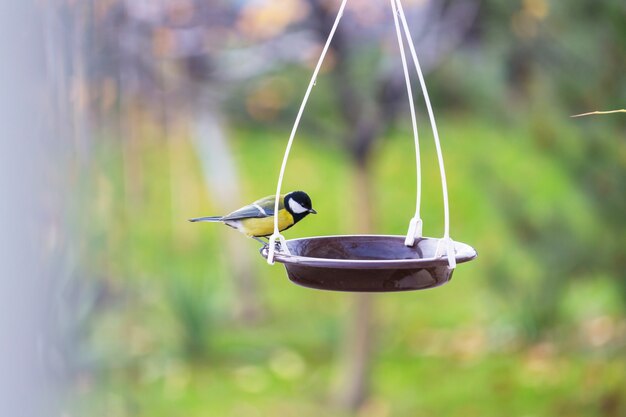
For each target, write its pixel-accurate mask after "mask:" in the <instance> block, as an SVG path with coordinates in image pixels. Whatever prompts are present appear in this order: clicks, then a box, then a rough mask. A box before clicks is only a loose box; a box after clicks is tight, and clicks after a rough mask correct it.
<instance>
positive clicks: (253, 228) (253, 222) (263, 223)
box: [240, 209, 293, 237]
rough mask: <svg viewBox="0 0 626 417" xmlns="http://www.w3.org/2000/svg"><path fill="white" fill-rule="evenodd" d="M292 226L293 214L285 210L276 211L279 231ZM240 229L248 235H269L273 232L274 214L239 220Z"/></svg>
mask: <svg viewBox="0 0 626 417" xmlns="http://www.w3.org/2000/svg"><path fill="white" fill-rule="evenodd" d="M290 226H293V216H292V215H291V213H289V212H288V211H287V210H285V209H282V210H279V211H278V229H279V230H280V231H283V230H285V229H286V228H288V227H290ZM240 230H241V231H242V232H243V233H245V234H247V235H248V236H256V237H262V236H269V235H271V234H272V233H274V216H271V217H265V218H262V219H245V220H242V221H241V228H240Z"/></svg>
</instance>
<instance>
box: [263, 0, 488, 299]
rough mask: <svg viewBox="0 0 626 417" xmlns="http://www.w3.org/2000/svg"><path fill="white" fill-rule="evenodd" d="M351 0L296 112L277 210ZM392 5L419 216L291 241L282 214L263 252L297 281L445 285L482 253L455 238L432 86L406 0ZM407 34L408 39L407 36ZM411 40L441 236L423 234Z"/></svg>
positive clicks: (373, 287)
mask: <svg viewBox="0 0 626 417" xmlns="http://www.w3.org/2000/svg"><path fill="white" fill-rule="evenodd" d="M346 3H347V0H342V2H341V6H340V7H339V12H338V13H337V17H336V18H335V22H334V24H333V27H332V29H331V31H330V34H329V36H328V39H327V40H326V44H325V45H324V49H323V50H322V53H321V55H320V58H319V60H318V62H317V66H316V67H315V70H314V71H313V76H312V77H311V81H310V82H309V86H308V88H307V90H306V93H305V95H304V99H303V101H302V104H301V105H300V110H299V112H298V115H297V116H296V121H295V123H294V126H293V129H292V130H291V135H290V137H289V141H288V143H287V148H286V150H285V155H284V157H283V162H282V165H281V168H280V174H279V176H278V184H277V186H276V200H275V201H276V203H275V204H276V205H275V208H274V213H278V205H279V200H280V199H279V196H280V192H281V187H282V182H283V176H284V174H285V168H286V166H287V160H288V159H289V153H290V151H291V146H292V144H293V140H294V138H295V135H296V131H297V129H298V125H299V124H300V119H301V118H302V114H303V112H304V108H305V107H306V103H307V101H308V99H309V95H310V94H311V90H312V89H313V86H314V85H315V83H316V80H317V76H318V74H319V71H320V68H321V67H322V63H323V62H324V57H325V56H326V53H327V52H328V49H329V47H330V44H331V41H332V39H333V36H334V35H335V32H336V30H337V27H338V26H339V22H340V20H341V18H342V16H343V12H344V9H345V7H346ZM391 9H392V11H393V19H394V23H395V29H396V35H397V38H398V45H399V47H400V57H401V59H402V67H403V69H404V77H405V81H406V88H407V94H408V99H409V107H410V110H411V122H412V126H413V137H414V141H415V159H416V175H417V198H416V205H415V215H414V217H413V218H412V219H411V221H410V222H409V230H408V233H407V235H406V236H386V235H347V236H316V237H309V238H301V239H292V240H285V238H284V237H283V236H282V235H281V234H280V231H279V229H278V216H275V219H274V233H273V234H272V235H271V236H270V239H269V244H268V245H267V246H265V247H264V248H263V249H262V250H261V255H262V256H263V257H265V258H266V259H267V262H268V263H269V264H270V265H272V264H274V262H280V263H282V264H284V265H285V268H286V269H287V275H288V276H289V279H290V280H291V281H293V282H294V283H296V284H299V285H302V286H305V287H310V288H316V289H322V290H333V291H354V292H388V291H408V290H422V289H426V288H432V287H437V286H439V285H442V284H445V283H446V282H448V281H449V280H450V278H451V277H452V272H453V271H454V269H455V268H456V266H457V264H459V263H463V262H467V261H471V260H472V259H474V258H476V256H477V254H476V251H475V250H474V249H473V248H472V247H471V246H469V245H466V244H464V243H461V242H455V241H453V240H452V239H451V238H450V209H449V204H448V188H447V183H446V173H445V169H444V164H443V155H442V152H441V144H440V141H439V133H438V131H437V125H436V124H435V116H434V113H433V110H432V105H431V103H430V99H429V97H428V91H427V90H426V83H425V82H424V76H423V74H422V70H421V67H420V64H419V61H418V59H417V53H416V52H415V46H414V45H413V41H412V39H411V33H410V30H409V26H408V24H407V21H406V17H405V14H404V10H403V8H402V3H401V1H400V0H391ZM403 36H404V38H403ZM405 40H406V43H407V44H408V47H409V51H410V53H411V57H412V59H413V63H414V65H415V69H416V71H417V78H418V80H419V83H420V86H421V89H422V93H423V94H424V100H425V102H426V108H427V110H428V117H429V120H430V124H431V128H432V131H433V136H434V139H435V147H436V150H437V158H438V162H439V171H440V176H441V187H442V190H443V207H444V234H443V237H441V238H431V237H424V236H422V224H423V223H422V219H421V215H420V205H421V194H422V189H421V182H422V177H421V163H420V148H419V136H418V132H417V120H416V117H415V105H414V103H413V95H412V89H411V80H410V75H409V69H408V65H407V59H406V54H405V48H404V42H405Z"/></svg>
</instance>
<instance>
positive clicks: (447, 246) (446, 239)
mask: <svg viewBox="0 0 626 417" xmlns="http://www.w3.org/2000/svg"><path fill="white" fill-rule="evenodd" d="M396 5H397V13H398V14H399V16H400V20H401V21H402V27H403V28H404V35H405V37H406V39H407V43H408V44H409V50H410V51H411V56H412V58H413V62H414V63H415V69H416V70H417V77H418V79H419V82H420V86H421V88H422V92H423V93H424V101H425V102H426V109H427V110H428V118H429V119H430V125H431V127H432V130H433V137H434V139H435V147H436V148H437V159H438V160H439V173H440V174H441V188H442V193H443V210H444V234H443V238H442V239H441V240H440V242H439V245H438V247H437V256H441V255H442V253H441V252H442V251H444V250H445V253H446V256H447V258H448V266H449V267H450V268H455V267H456V257H455V251H454V242H453V241H452V239H450V206H449V203H448V185H447V181H446V171H445V168H444V164H443V153H442V152H441V143H440V141H439V132H438V130H437V124H436V122H435V115H434V113H433V108H432V105H431V103H430V97H429V96H428V89H427V88H426V82H425V81H424V75H423V73H422V68H421V66H420V63H419V60H418V59H417V53H416V52H415V45H413V40H412V37H411V31H410V30H409V25H408V24H407V21H406V16H405V15H404V9H403V8H402V2H401V1H400V0H392V8H393V10H394V19H396V20H397V17H396ZM409 231H411V230H409ZM408 239H409V237H408V236H407V240H408ZM440 248H441V249H440Z"/></svg>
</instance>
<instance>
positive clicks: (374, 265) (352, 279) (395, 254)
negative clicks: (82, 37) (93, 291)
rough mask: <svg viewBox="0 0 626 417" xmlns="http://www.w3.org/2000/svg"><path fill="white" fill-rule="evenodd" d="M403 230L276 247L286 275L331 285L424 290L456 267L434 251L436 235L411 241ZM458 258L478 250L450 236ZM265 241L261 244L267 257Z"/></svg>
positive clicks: (332, 287)
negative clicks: (396, 233)
mask: <svg viewBox="0 0 626 417" xmlns="http://www.w3.org/2000/svg"><path fill="white" fill-rule="evenodd" d="M404 239H405V236H381V235H347V236H320V237H310V238H302V239H292V240H287V241H286V244H287V248H288V249H289V252H291V254H290V255H289V254H286V253H284V252H282V251H277V252H276V254H275V256H274V260H275V261H277V262H280V263H282V264H284V265H285V268H286V269H287V275H288V276H289V279H290V280H291V281H292V282H294V283H296V284H298V285H302V286H303V287H309V288H316V289H319V290H330V291H355V292H393V291H411V290H424V289H427V288H433V287H437V286H439V285H443V284H445V283H446V282H448V281H450V279H451V278H452V272H453V271H454V269H452V268H449V266H448V259H447V258H446V257H435V252H436V251H437V244H438V243H439V239H436V238H420V239H418V240H416V241H415V245H414V246H413V247H407V246H405V244H404ZM454 250H455V253H456V262H457V263H463V262H468V261H471V260H472V259H474V258H476V256H477V254H476V250H474V248H472V247H471V246H469V245H466V244H465V243H461V242H454ZM267 252H268V247H267V246H265V247H264V248H263V249H261V255H263V257H265V258H267Z"/></svg>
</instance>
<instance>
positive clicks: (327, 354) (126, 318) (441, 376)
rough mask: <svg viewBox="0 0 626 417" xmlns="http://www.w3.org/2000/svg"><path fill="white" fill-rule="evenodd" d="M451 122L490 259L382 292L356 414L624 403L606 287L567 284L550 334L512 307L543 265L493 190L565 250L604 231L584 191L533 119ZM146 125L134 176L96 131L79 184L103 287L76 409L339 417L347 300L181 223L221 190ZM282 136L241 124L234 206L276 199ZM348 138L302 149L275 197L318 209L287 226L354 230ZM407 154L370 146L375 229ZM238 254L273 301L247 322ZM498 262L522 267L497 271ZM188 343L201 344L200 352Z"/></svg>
mask: <svg viewBox="0 0 626 417" xmlns="http://www.w3.org/2000/svg"><path fill="white" fill-rule="evenodd" d="M440 122H441V124H442V126H445V128H444V129H443V130H442V132H441V134H442V140H443V148H444V155H445V158H446V168H447V172H448V177H449V188H450V190H449V191H450V198H451V217H452V223H451V225H452V229H451V230H452V237H453V238H454V239H457V240H460V241H464V242H467V243H469V244H472V245H473V246H475V247H476V249H477V250H478V253H479V258H478V260H477V261H474V262H472V263H470V264H467V265H462V266H460V267H459V269H458V270H457V271H455V275H454V279H453V280H452V282H451V283H450V284H448V285H446V286H444V287H441V288H437V289H434V290H429V291H421V292H413V293H403V294H386V295H380V296H377V298H376V305H375V308H376V337H375V344H376V346H375V352H376V353H375V357H374V362H373V367H372V384H371V385H372V390H371V396H370V399H369V400H368V402H367V403H366V404H365V405H364V407H363V409H362V410H360V412H359V416H368V417H375V416H376V417H378V416H380V417H384V416H400V417H402V416H407V417H409V416H480V417H489V416H494V417H496V416H556V415H567V416H612V415H614V416H618V415H624V413H626V401H624V398H626V388H625V387H626V360H625V358H624V356H623V354H621V353H620V352H623V348H624V345H625V343H626V334H625V333H626V330H624V329H625V328H626V319H625V318H624V313H623V310H622V308H621V306H620V305H619V301H617V300H616V299H615V297H612V296H611V294H613V291H614V287H613V286H612V284H611V281H610V280H609V279H606V278H607V277H596V278H594V280H593V281H591V280H590V281H589V282H583V283H581V281H576V282H575V281H571V282H570V281H568V280H567V279H568V277H565V280H566V282H565V285H564V287H563V288H564V289H563V290H560V291H563V292H564V294H563V295H564V297H560V298H558V299H556V301H555V302H558V303H562V305H561V304H559V305H560V307H558V308H557V310H558V312H559V314H560V315H559V317H557V318H556V327H555V328H554V330H553V331H552V333H547V334H546V335H544V336H542V339H540V340H538V341H532V342H527V341H526V340H525V339H524V333H523V331H522V327H523V326H522V325H521V324H520V321H523V320H522V319H520V314H524V313H528V312H532V311H533V309H534V307H535V306H534V305H533V304H532V303H530V302H528V300H529V298H528V297H531V296H532V294H534V292H533V291H536V290H537V288H539V290H540V289H541V285H542V282H541V280H540V278H539V277H542V275H541V273H542V272H543V268H544V264H543V263H542V262H541V261H539V260H538V258H537V253H536V252H534V251H533V250H534V249H533V247H529V244H528V242H525V241H522V240H520V238H519V234H518V233H517V232H516V230H515V229H514V228H513V227H512V226H511V220H510V218H509V214H510V213H507V212H505V211H503V208H502V207H503V206H502V198H503V197H502V195H501V194H499V192H500V191H502V190H505V191H506V192H510V193H511V195H521V196H524V198H523V199H522V200H520V201H521V203H520V204H519V205H518V206H519V210H521V212H522V213H524V218H525V219H527V221H528V222H529V223H530V225H531V226H529V227H532V225H533V224H535V223H536V224H537V227H539V228H541V227H543V225H544V224H546V222H549V221H551V219H553V218H554V217H555V216H560V215H561V214H563V219H564V220H563V221H564V222H565V225H566V227H567V230H569V232H571V233H570V234H569V235H568V236H569V239H571V240H572V241H573V242H574V243H575V242H577V241H578V240H584V239H590V238H593V236H594V235H593V231H594V230H595V229H596V227H597V224H596V223H595V220H594V217H593V212H592V211H591V205H590V203H589V202H588V201H587V200H586V199H585V196H584V195H583V194H582V193H581V191H580V189H579V186H578V185H577V184H576V183H574V182H573V181H572V180H571V178H569V177H568V175H567V174H566V172H565V171H563V170H562V169H561V168H560V167H559V165H558V164H555V163H554V162H553V161H552V160H551V159H550V157H549V156H547V155H546V154H544V153H543V152H542V150H541V149H539V148H537V146H536V145H535V144H533V143H532V141H531V140H529V133H528V132H526V131H525V130H524V129H520V128H511V127H510V126H492V125H484V124H481V123H478V122H471V121H468V120H465V119H455V118H450V119H449V120H446V119H445V118H443V119H442V120H441V121H440ZM146 129H148V128H146ZM144 133H145V134H144V135H143V137H146V138H148V139H145V140H143V141H142V142H141V143H140V144H139V145H138V148H137V149H135V151H134V152H136V154H135V155H133V157H132V158H131V159H130V160H131V161H133V164H134V165H133V166H134V168H129V165H128V159H126V164H125V163H124V158H130V157H129V155H128V154H123V153H122V152H121V150H120V149H119V148H118V147H116V146H115V145H114V144H111V143H110V142H103V143H109V145H101V147H100V149H99V150H98V159H99V161H100V162H101V163H100V164H98V165H97V167H96V168H94V172H93V173H92V176H91V178H90V179H89V180H88V182H89V184H91V185H90V194H89V196H90V198H86V200H87V201H86V202H85V204H84V210H83V211H84V213H86V214H85V216H86V219H88V221H89V224H91V227H90V240H89V242H88V249H89V250H90V251H91V252H90V257H89V259H90V262H89V263H88V265H87V266H86V267H85V270H86V272H87V273H88V274H90V275H94V276H97V277H103V278H97V279H103V280H104V281H105V282H106V284H107V286H108V288H109V291H110V293H111V295H110V297H111V299H110V302H109V303H107V304H106V305H105V306H104V307H103V308H101V309H98V310H94V311H93V312H92V314H93V318H92V328H93V331H92V334H93V336H92V337H91V338H90V339H89V340H85V341H84V344H85V348H84V351H85V352H87V355H89V356H90V358H91V359H92V360H91V362H90V363H92V364H93V365H92V366H90V367H86V368H85V369H83V370H81V371H80V372H79V373H78V374H77V376H76V378H75V384H74V385H75V387H74V390H73V392H72V394H71V398H70V402H69V404H70V405H69V406H68V407H70V411H68V415H72V416H73V415H90V416H94V417H100V416H102V417H104V416H107V417H115V416H119V417H123V416H132V417H142V416H146V417H160V416H163V417H177V416H181V417H183V416H184V417H193V416H216V417H226V416H299V417H306V416H322V415H323V416H330V417H343V414H342V413H341V412H339V411H336V410H334V409H333V408H332V407H330V405H329V401H328V399H329V397H330V393H331V388H332V387H333V386H334V384H335V382H336V377H337V375H336V374H337V361H338V360H339V359H338V358H339V344H340V342H341V340H342V338H343V328H344V325H345V323H344V320H343V318H344V317H345V316H346V314H347V312H348V309H349V305H350V300H351V296H350V295H349V294H339V293H329V292H320V291H313V290H309V289H304V288H299V287H296V286H294V285H292V284H290V283H289V282H288V280H287V279H286V276H285V273H284V270H283V269H282V267H281V266H280V265H276V266H273V267H270V266H268V265H266V264H265V262H264V260H263V259H262V258H261V257H260V256H259V255H258V253H257V251H258V245H257V244H256V242H254V241H251V240H248V239H245V238H244V237H243V236H241V237H240V249H239V251H238V253H237V254H235V255H227V254H225V253H224V245H222V244H221V243H222V242H223V239H224V235H225V234H226V233H235V232H234V231H231V230H229V229H226V228H220V226H218V225H197V224H195V225H192V224H189V223H187V222H186V221H185V219H186V218H188V217H193V216H196V215H202V214H213V212H214V211H215V210H216V207H218V206H219V199H220V196H219V195H215V194H212V193H210V192H209V193H207V192H206V190H205V188H204V185H203V184H202V181H201V175H200V166H199V163H198V161H197V160H196V159H195V156H194V154H193V151H192V148H191V146H190V143H189V141H188V140H187V138H186V137H185V136H184V134H181V136H180V138H176V140H173V141H172V142H171V144H170V145H169V146H167V145H166V144H163V143H162V142H160V141H158V140H152V139H149V138H150V137H152V136H151V135H150V134H149V133H150V132H149V130H148V131H147V132H144ZM285 139H286V137H285V132H282V131H281V132H277V131H260V132H259V131H250V130H245V129H242V130H237V131H235V132H234V135H233V142H232V147H233V152H234V155H235V158H236V160H237V163H238V166H239V169H240V174H241V178H243V179H244V180H243V184H242V189H243V196H242V202H245V201H252V200H254V199H255V198H258V197H260V196H263V195H268V194H271V193H272V192H273V191H274V187H275V181H276V176H277V173H278V168H279V164H280V159H281V158H282V151H283V147H284V144H285ZM422 141H423V145H424V149H423V154H422V156H423V164H424V197H423V206H422V207H423V209H422V211H423V218H424V221H425V233H426V234H427V235H431V236H441V234H442V232H443V213H442V203H441V190H440V185H439V178H438V168H437V165H436V157H435V154H434V148H433V146H432V144H431V143H430V142H431V138H430V137H429V135H427V134H426V135H424V137H423V138H422ZM340 149H341V148H340V146H339V144H338V143H333V141H332V140H330V139H325V140H324V141H321V142H320V141H317V140H316V139H315V138H308V137H300V138H298V140H297V141H296V143H295V145H294V148H293V151H292V158H291V159H290V162H289V165H288V169H287V173H286V177H285V184H284V187H283V189H284V190H291V189H305V190H306V191H307V192H309V193H310V195H311V196H312V198H313V202H314V206H315V208H316V209H317V210H318V212H319V214H318V215H317V216H314V217H313V216H312V217H310V218H307V219H306V220H304V221H303V222H302V223H301V224H298V226H297V227H295V228H293V229H291V230H289V231H288V232H286V235H287V237H289V238H294V237H299V236H310V235H324V234H341V233H351V232H352V231H353V230H354V228H355V225H354V216H352V215H350V211H351V210H355V209H356V210H358V207H355V203H354V201H356V199H355V196H354V191H353V187H352V177H351V175H352V174H351V169H350V166H349V163H348V159H347V158H346V157H345V156H344V155H343V154H342V153H341V152H340V151H339V150H340ZM133 158H134V159H133ZM413 158H414V153H413V149H412V138H411V137H410V135H409V134H407V133H405V132H394V133H392V134H390V135H387V136H386V137H385V138H384V139H383V141H382V142H381V144H380V145H379V146H378V148H377V150H376V157H375V159H374V165H373V170H374V173H375V181H374V188H373V190H372V192H373V195H374V196H375V199H374V204H375V206H374V212H375V218H376V224H375V226H374V228H375V230H374V232H376V233H388V234H403V233H405V232H406V228H407V226H408V221H409V219H410V218H411V217H412V215H413V210H414V204H415V202H414V198H415V178H414V175H415V173H414V164H415V161H414V159H413ZM132 170H134V173H133V172H131V171H132ZM504 195H508V194H506V193H505V194H504ZM234 208H235V207H233V209H234ZM85 221H87V220H85ZM557 240H558V239H557ZM232 256H237V257H248V258H250V259H251V261H252V262H253V264H254V265H255V272H256V274H257V275H258V280H259V283H260V293H259V294H258V295H259V297H260V298H261V299H263V300H264V302H265V304H266V305H267V307H268V312H267V316H266V317H265V318H264V320H262V321H261V322H259V323H257V324H255V325H253V326H242V325H241V324H239V323H237V322H235V321H234V320H233V319H232V314H231V306H232V304H233V303H234V302H235V301H236V300H234V298H233V297H235V296H236V295H235V294H236V293H235V291H234V289H233V284H232V281H231V277H230V276H229V273H228V271H229V258H230V257H232ZM89 265H91V266H89ZM502 265H504V266H502ZM501 266H502V267H503V268H504V269H503V270H504V271H507V270H509V271H514V272H515V274H514V275H512V276H510V277H509V276H506V277H505V276H502V277H498V276H496V277H495V278H494V273H493V271H494V268H496V267H501ZM507 268H508V269H507ZM96 271H97V272H98V274H96V273H95V272H96ZM499 278H501V281H502V284H501V285H500V284H499V281H500V279H499ZM494 281H495V282H494ZM505 281H506V282H508V281H512V282H511V283H508V284H506V285H505V283H504V282H505ZM594 282H596V283H598V284H593V283H594ZM498 285H500V286H502V287H503V289H500V290H498ZM507 285H510V286H507ZM524 297H526V298H524ZM561 299H563V301H561ZM598 335H599V336H598ZM598 337H599V338H600V339H598ZM598 341H600V342H601V343H599V342H598ZM194 343H195V344H194ZM190 344H191V345H190ZM189 346H192V348H191V351H193V347H195V348H198V347H199V348H200V349H201V350H202V354H201V355H195V354H189V349H190V348H189Z"/></svg>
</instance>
